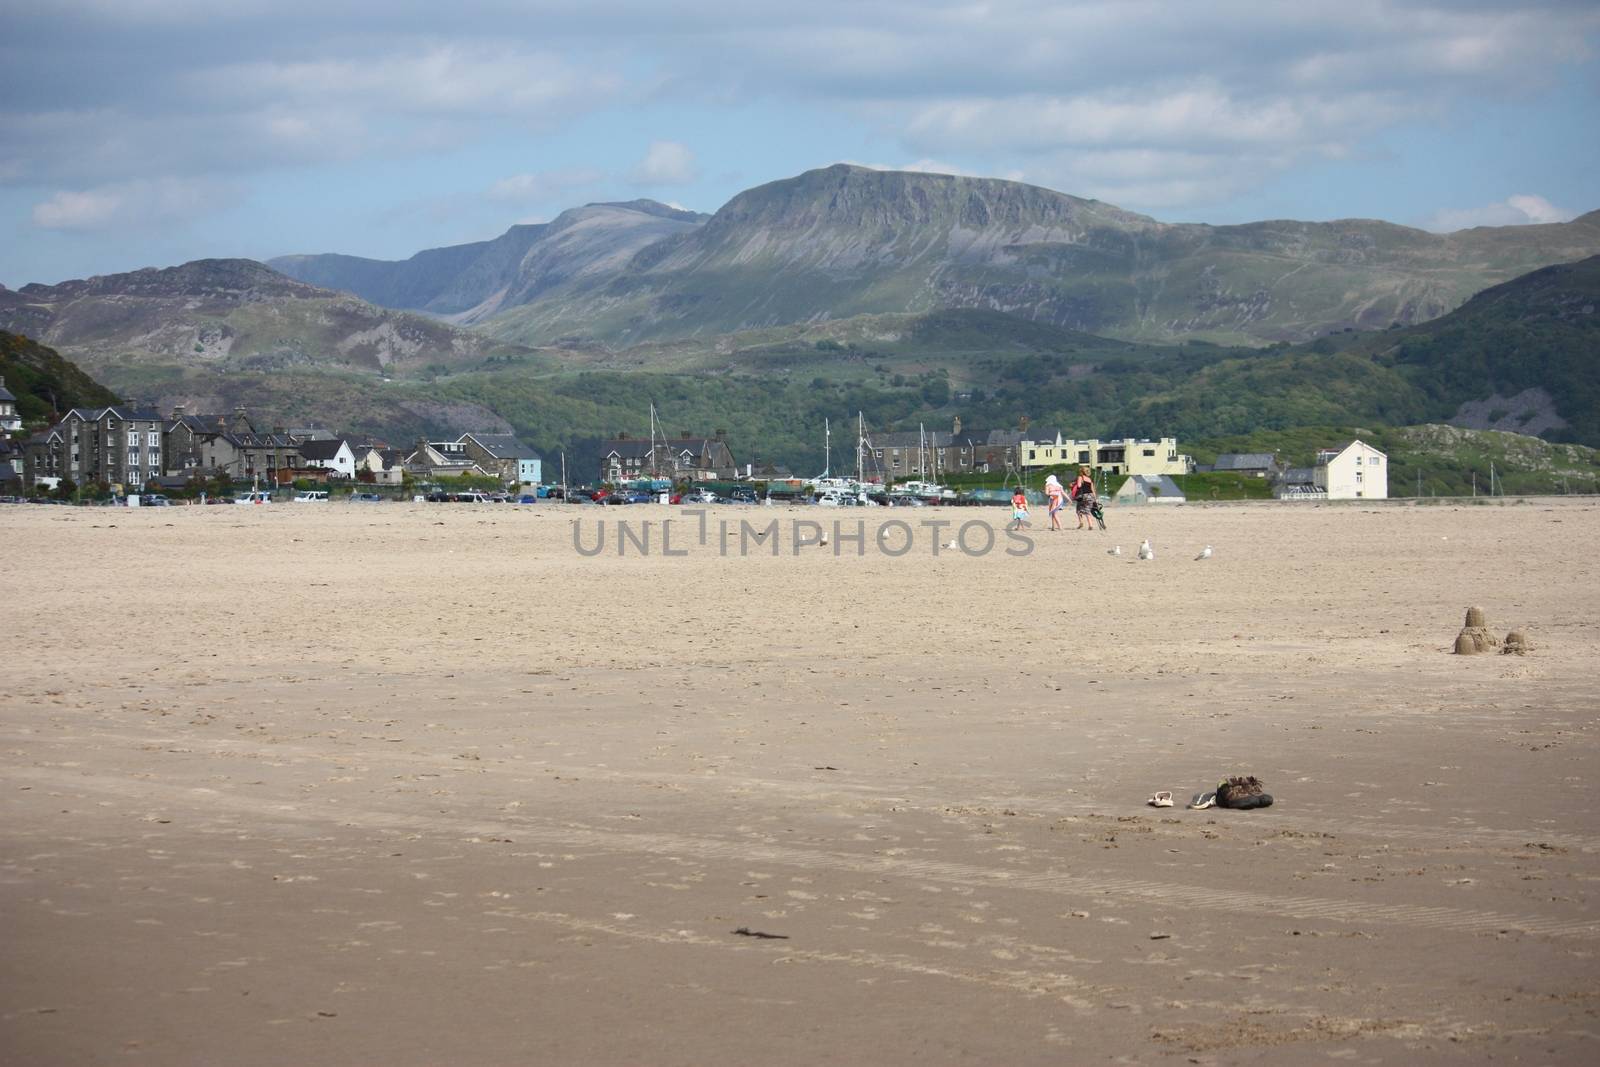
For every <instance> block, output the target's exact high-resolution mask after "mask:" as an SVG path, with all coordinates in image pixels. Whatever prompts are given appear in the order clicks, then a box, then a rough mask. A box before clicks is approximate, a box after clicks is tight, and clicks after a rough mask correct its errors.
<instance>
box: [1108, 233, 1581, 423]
mask: <svg viewBox="0 0 1600 1067" xmlns="http://www.w3.org/2000/svg"><path fill="white" fill-rule="evenodd" d="M1597 312H1600V256H1595V257H1590V258H1589V259H1586V260H1583V261H1581V262H1578V263H1569V264H1561V265H1557V266H1553V267H1546V268H1543V269H1541V270H1537V271H1534V272H1533V273H1531V274H1528V275H1525V276H1523V277H1521V278H1518V279H1516V280H1514V281H1511V282H1507V283H1505V284H1504V285H1498V286H1495V287H1494V288H1492V289H1488V290H1486V291H1484V292H1482V293H1480V294H1478V295H1477V296H1475V297H1473V298H1472V299H1471V300H1469V301H1468V302H1467V303H1466V304H1465V305H1463V306H1462V307H1461V308H1459V309H1457V310H1456V311H1453V312H1451V313H1450V314H1449V315H1446V316H1444V317H1442V318H1440V319H1436V320H1434V321H1432V322H1427V323H1423V324H1421V325H1418V326H1412V327H1407V328H1404V329H1393V330H1385V331H1379V332H1376V333H1368V334H1355V333H1347V334H1339V335H1334V336H1330V337H1325V338H1320V339H1318V340H1317V341H1314V342H1312V343H1310V344H1307V345H1301V346H1298V347H1296V348H1290V349H1284V350H1280V351H1271V350H1269V351H1268V352H1266V353H1258V354H1250V355H1246V356H1244V357H1242V358H1228V359H1222V360H1218V361H1216V362H1214V363H1212V364H1210V365H1208V366H1204V367H1200V368H1198V369H1197V370H1196V373H1194V374H1193V375H1189V376H1185V377H1181V378H1174V379H1173V380H1172V381H1171V382H1170V383H1168V384H1167V385H1166V386H1165V387H1164V388H1161V389H1158V390H1154V391H1152V392H1151V393H1150V394H1149V395H1148V396H1146V397H1144V398H1142V399H1140V400H1138V401H1137V402H1136V403H1135V404H1134V405H1133V406H1132V408H1131V409H1130V410H1129V412H1128V417H1129V420H1130V421H1131V422H1136V423H1140V424H1144V425H1151V426H1162V427H1165V428H1167V430H1168V431H1169V432H1174V433H1178V434H1181V435H1183V436H1187V437H1202V436H1207V437H1209V436H1215V435H1218V434H1240V433H1249V432H1251V431H1254V430H1274V429H1283V428H1287V427H1292V426H1309V425H1326V424H1337V423H1342V422H1346V421H1348V420H1352V419H1359V420H1362V421H1364V422H1367V423H1369V424H1371V423H1381V424H1388V425H1407V424H1412V423H1423V422H1429V421H1444V420H1448V419H1452V418H1454V417H1455V416H1456V415H1457V413H1458V412H1459V411H1461V409H1462V406H1463V405H1464V404H1469V403H1471V402H1484V401H1487V402H1488V403H1489V404H1490V405H1491V406H1492V405H1493V403H1494V402H1495V398H1496V397H1502V396H1503V397H1505V398H1507V399H1506V400H1505V401H1504V402H1505V403H1507V404H1509V403H1510V400H1509V398H1510V397H1511V396H1513V395H1520V394H1522V393H1524V392H1525V391H1527V390H1538V391H1542V393H1543V394H1545V396H1544V397H1543V398H1542V399H1541V400H1539V401H1536V402H1537V403H1538V404H1540V405H1541V406H1547V407H1548V408H1549V409H1550V410H1548V411H1544V412H1541V413H1536V414H1540V415H1541V416H1542V418H1543V420H1544V421H1545V422H1550V423H1554V425H1552V426H1551V428H1550V429H1548V430H1547V431H1545V432H1544V436H1546V437H1548V438H1551V439H1555V440H1566V441H1576V442H1580V443H1584V444H1589V445H1600V384H1597V381H1600V313H1597ZM1530 403H1535V401H1530ZM1508 414H1510V415H1513V416H1514V415H1515V414H1516V413H1514V412H1508ZM1552 414H1553V416H1554V418H1552Z"/></svg>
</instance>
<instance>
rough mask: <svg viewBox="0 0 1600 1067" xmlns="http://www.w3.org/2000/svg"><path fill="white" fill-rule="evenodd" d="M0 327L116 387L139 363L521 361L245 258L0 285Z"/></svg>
mask: <svg viewBox="0 0 1600 1067" xmlns="http://www.w3.org/2000/svg"><path fill="white" fill-rule="evenodd" d="M0 329H5V330H9V331H11V332H12V333H16V334H25V335H27V336H30V337H33V338H35V339H36V340H39V341H43V342H45V343H47V344H49V345H52V346H54V347H56V348H58V349H61V350H62V351H64V352H67V353H69V354H70V356H71V358H72V359H73V360H74V361H75V362H77V363H79V364H81V365H82V366H84V367H85V368H86V369H88V370H89V371H91V372H93V373H96V374H98V375H100V376H101V377H108V376H109V377H110V378H113V379H114V378H115V377H116V376H117V374H118V372H119V370H125V369H137V368H139V367H141V366H146V365H170V366H180V367H190V368H194V369H204V370H207V371H211V372H225V371H231V370H269V369H284V368H290V367H314V368H318V369H327V368H347V369H351V370H360V371H366V372H370V373H376V374H402V373H408V372H414V371H416V370H417V369H419V368H421V367H424V366H435V367H443V368H448V367H453V366H459V365H461V364H463V363H471V364H475V363H478V362H481V361H482V360H484V359H487V358H492V357H496V356H499V357H501V358H512V357H515V356H519V355H526V354H527V349H525V348H523V347H521V346H518V345H514V344H507V343H504V342H501V341H497V340H495V339H493V338H490V337H487V336H484V335H483V334H480V333H475V332H473V331H469V330H463V329H460V328H457V327H455V326H452V325H450V324H449V323H445V322H441V321H440V320H438V319H437V318H433V317H431V316H427V315H422V314H416V313H412V312H406V311H396V310H392V309H389V308H383V307H377V306H375V305H373V304H370V303H368V302H366V301H364V300H359V299H356V298H355V297H353V296H351V295H350V294H348V293H343V292H337V291H334V290H331V289H322V288H318V287H317V286H314V285H308V284H306V283H305V282H301V281H296V280H295V279H293V278H289V277H287V276H285V275H283V274H280V273H279V272H277V271H274V270H272V269H270V268H268V267H266V266H264V265H263V264H260V263H257V262H255V261H253V260H248V259H205V260H195V261H194V262H192V263H185V264H183V265H182V266H178V267H167V268H164V269H156V268H146V269H144V270H137V271H133V272H131V273H128V274H110V275H103V276H99V277H94V278H89V279H86V280H82V281H67V282H62V283H61V284H59V285H37V284H35V285H25V286H23V287H22V288H21V289H16V290H13V289H7V288H5V287H4V286H0Z"/></svg>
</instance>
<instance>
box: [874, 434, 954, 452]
mask: <svg viewBox="0 0 1600 1067" xmlns="http://www.w3.org/2000/svg"><path fill="white" fill-rule="evenodd" d="M867 440H868V441H870V442H871V443H872V447H873V448H916V447H917V446H918V445H923V444H925V445H927V447H929V448H943V447H945V446H946V445H948V444H950V443H951V441H952V440H954V437H953V435H952V434H951V433H950V431H949V430H922V431H918V430H900V431H896V432H894V433H879V434H868V435H867Z"/></svg>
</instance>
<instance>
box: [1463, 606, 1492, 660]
mask: <svg viewBox="0 0 1600 1067" xmlns="http://www.w3.org/2000/svg"><path fill="white" fill-rule="evenodd" d="M1499 645H1500V642H1499V641H1498V640H1496V639H1495V636H1494V634H1492V633H1490V632H1489V628H1488V627H1487V626H1485V625H1484V624H1483V609H1482V608H1468V609H1467V624H1466V625H1465V626H1463V627H1462V628H1461V632H1460V633H1459V634H1457V635H1456V655H1458V656H1475V655H1477V654H1478V653H1480V652H1493V651H1494V650H1495V649H1496V648H1498V647H1499Z"/></svg>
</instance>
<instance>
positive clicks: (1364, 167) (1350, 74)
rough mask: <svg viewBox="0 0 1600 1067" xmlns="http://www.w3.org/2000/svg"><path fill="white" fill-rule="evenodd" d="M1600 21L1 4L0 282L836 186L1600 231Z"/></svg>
mask: <svg viewBox="0 0 1600 1067" xmlns="http://www.w3.org/2000/svg"><path fill="white" fill-rule="evenodd" d="M1597 49H1600V2H1596V0H1522V2H1493V0H1459V2H1445V0H1434V2H1431V3H1430V2H1410V0H1332V2H1329V0H1297V2H1295V3H1290V4H1286V3H1265V2H1262V3H1242V2H1235V0H1208V2H1205V3H1195V2H1194V0H1103V2H1079V0H1057V2H1054V3H1050V2H1033V0H1017V2H1013V3H1001V2H996V3H971V2H966V3H962V2H955V3H947V2H942V0H905V2H900V0H892V2H882V0H850V2H837V0H808V2H807V3H804V4H798V3H794V2H792V0H789V2H785V3H766V2H764V0H740V2H733V0H673V2H672V3H662V2H661V0H587V2H585V3H583V4H574V3H571V2H570V0H568V2H564V3H547V2H544V0H457V2H455V3H450V4H443V3H439V2H438V0H425V2H422V0H386V2H383V3H376V2H371V3H369V2H364V0H361V2H351V3H341V2H339V0H321V2H317V3H312V2H307V0H231V2H230V0H0V284H5V285H8V286H11V287H13V288H15V287H18V286H20V285H22V284H25V283H28V282H45V283H54V282H58V281H62V280H65V279H68V278H81V277H88V276H91V275H95V274H108V273H114V272H119V271H125V270H132V269H136V268H139V267H146V266H170V265H173V264H177V263H182V262H186V261H188V260H192V259H199V258H204V257H212V256H244V257H249V258H253V259H267V258H270V257H273V256H278V255H285V254H290V253H309V252H343V253H346V254H350V255H361V256H370V257H375V258H380V259H403V258H405V257H406V256H409V255H411V254H412V253H414V252H417V251H419V250H421V249H424V248H431V247H439V246H442V245H450V244H459V243H463V242H466V241H475V240H484V239H488V238H491V237H494V236H496V235H498V234H500V233H502V232H504V231H505V229H506V228H507V227H509V226H511V225H513V224H515V223H519V222H536V221H545V220H548V219H551V218H554V217H555V216H556V215H558V214H559V213H560V212H561V211H563V210H565V209H567V208H569V207H575V206H579V205H582V204H586V203H592V202H595V201H605V200H629V199H634V198H636V197H650V198H652V199H655V200H660V201H662V202H664V203H671V204H675V205H679V206H683V207H687V208H692V209H695V210H698V211H706V212H710V211H715V210H716V209H717V208H718V207H719V206H721V205H722V204H723V203H725V202H726V201H727V200H728V199H729V198H731V197H732V196H734V195H735V194H736V193H738V192H740V191H741V190H743V189H747V188H750V187H752V186H755V185H760V184H763V183H765V182H770V181H776V180H780V179H783V178H787V177H792V176H794V175H796V174H799V173H801V172H802V171H805V170H809V169H812V168H815V167H822V166H827V165H829V164H832V163H837V162H850V163H858V164H862V165H866V166H874V167H884V168H892V169H904V170H927V171H939V172H944V173H955V174H969V175H978V176H984V177H996V178H1007V179H1012V180H1017V181H1025V182H1029V183H1032V184H1035V185H1042V186H1045V187H1048V188H1051V189H1056V190H1060V191H1062V192H1067V193H1072V194H1074V195H1077V196H1084V197H1094V198H1097V199H1100V200H1104V201H1108V202H1110V203H1114V204H1117V205H1119V206H1121V207H1124V208H1127V209H1130V210H1133V211H1139V212H1143V213H1145V214H1149V215H1152V216H1154V217H1156V218H1158V219H1162V220H1165V221H1171V222H1208V223H1215V224H1223V223H1233V222H1247V221H1252V220H1257V219H1268V218H1296V219H1305V220H1326V219H1335V218H1352V217H1361V218H1382V219H1387V220H1389V221H1392V222H1398V223H1402V224H1406V225H1412V226H1421V227H1425V228H1429V229H1434V230H1440V231H1447V230H1453V229H1460V228H1465V227H1468V226H1476V225H1515V224H1527V223H1547V222H1559V221H1564V220H1566V219H1570V218H1572V217H1574V216H1576V215H1579V214H1582V213H1584V212H1587V211H1592V210H1595V209H1597V208H1600V59H1597Z"/></svg>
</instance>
